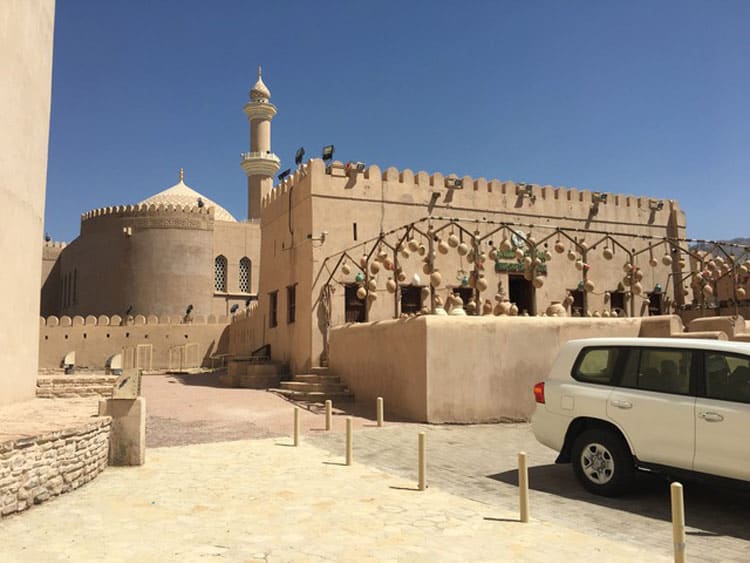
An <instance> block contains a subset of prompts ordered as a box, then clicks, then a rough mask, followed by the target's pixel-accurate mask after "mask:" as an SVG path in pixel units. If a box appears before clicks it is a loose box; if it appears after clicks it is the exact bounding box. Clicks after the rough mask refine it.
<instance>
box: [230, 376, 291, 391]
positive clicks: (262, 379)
mask: <svg viewBox="0 0 750 563" xmlns="http://www.w3.org/2000/svg"><path fill="white" fill-rule="evenodd" d="M219 382H221V384H222V385H226V386H227V387H237V388H242V389H268V388H269V387H278V386H279V384H280V379H279V376H278V375H246V374H234V375H232V374H229V373H224V374H222V375H220V376H219Z"/></svg>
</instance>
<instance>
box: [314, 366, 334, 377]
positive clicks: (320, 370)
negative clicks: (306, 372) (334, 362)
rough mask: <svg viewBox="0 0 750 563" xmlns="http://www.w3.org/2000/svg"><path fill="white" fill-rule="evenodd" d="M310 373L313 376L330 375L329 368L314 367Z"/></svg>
mask: <svg viewBox="0 0 750 563" xmlns="http://www.w3.org/2000/svg"><path fill="white" fill-rule="evenodd" d="M310 373H311V374H313V375H330V374H331V372H330V369H329V367H328V366H314V367H311V368H310Z"/></svg>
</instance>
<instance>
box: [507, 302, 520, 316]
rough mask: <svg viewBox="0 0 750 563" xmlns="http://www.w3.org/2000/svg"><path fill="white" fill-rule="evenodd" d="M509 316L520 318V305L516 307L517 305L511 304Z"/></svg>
mask: <svg viewBox="0 0 750 563" xmlns="http://www.w3.org/2000/svg"><path fill="white" fill-rule="evenodd" d="M508 314H509V315H510V316H511V317H517V316H518V305H516V304H515V303H511V304H510V311H508Z"/></svg>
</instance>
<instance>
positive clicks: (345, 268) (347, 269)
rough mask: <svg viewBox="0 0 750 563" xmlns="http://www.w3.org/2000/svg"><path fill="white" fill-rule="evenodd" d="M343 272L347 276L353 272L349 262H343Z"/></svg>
mask: <svg viewBox="0 0 750 563" xmlns="http://www.w3.org/2000/svg"><path fill="white" fill-rule="evenodd" d="M341 273H342V274H344V275H345V276H348V275H349V274H351V273H352V269H351V268H350V267H349V264H347V263H346V262H344V263H343V264H341Z"/></svg>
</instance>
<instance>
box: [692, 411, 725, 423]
mask: <svg viewBox="0 0 750 563" xmlns="http://www.w3.org/2000/svg"><path fill="white" fill-rule="evenodd" d="M698 416H699V417H701V418H702V419H703V420H705V421H706V422H721V421H722V420H724V417H723V416H721V415H720V414H719V413H717V412H702V413H700V414H699V415H698Z"/></svg>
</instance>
